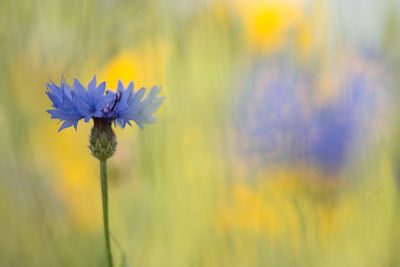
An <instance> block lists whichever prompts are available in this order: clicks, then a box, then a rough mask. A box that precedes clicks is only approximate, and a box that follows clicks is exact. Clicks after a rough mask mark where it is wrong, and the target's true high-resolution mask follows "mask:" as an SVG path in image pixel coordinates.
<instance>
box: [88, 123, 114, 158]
mask: <svg viewBox="0 0 400 267" xmlns="http://www.w3.org/2000/svg"><path fill="white" fill-rule="evenodd" d="M93 120H94V126H93V129H92V133H91V135H90V140H89V141H90V145H89V148H90V151H92V155H93V156H94V157H96V158H98V159H99V160H106V159H108V158H110V157H111V156H112V155H114V152H115V149H116V147H117V140H116V138H115V134H114V131H113V130H112V128H111V122H110V121H108V120H105V119H100V118H93Z"/></svg>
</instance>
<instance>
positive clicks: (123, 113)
mask: <svg viewBox="0 0 400 267" xmlns="http://www.w3.org/2000/svg"><path fill="white" fill-rule="evenodd" d="M105 89H106V83H105V82H102V83H100V84H99V85H98V86H97V81H96V76H94V77H93V79H92V81H91V82H90V83H89V84H88V87H87V89H86V88H85V87H84V86H83V85H82V84H81V83H80V82H79V81H78V80H77V79H75V80H74V86H73V89H71V87H70V86H69V85H67V84H66V83H65V82H64V80H63V79H62V80H61V84H60V86H57V85H55V84H54V83H53V82H51V83H48V84H47V92H46V94H47V95H48V96H49V98H50V100H51V102H52V103H53V104H52V107H53V108H54V109H51V110H48V111H47V112H48V113H50V114H51V118H52V119H59V120H60V121H63V124H62V125H61V127H60V129H59V131H61V130H63V129H64V128H68V127H70V126H72V125H73V126H74V127H75V129H77V125H78V122H79V120H81V119H84V121H85V122H88V121H89V120H90V119H91V118H93V119H101V120H104V122H107V123H111V122H114V124H117V123H118V124H119V125H120V126H121V127H122V128H124V127H125V125H126V124H129V125H130V126H132V125H131V122H130V121H134V122H135V123H136V124H137V125H138V126H139V127H140V129H143V125H144V124H149V123H154V122H155V121H156V118H155V117H154V116H153V113H154V112H155V111H157V109H158V108H159V107H160V106H161V104H162V102H163V101H164V100H165V97H159V96H158V94H159V92H160V90H161V88H160V87H156V86H154V87H152V88H151V90H150V92H149V93H148V94H147V96H146V97H145V98H144V99H143V97H144V95H145V91H146V89H145V88H141V89H139V90H138V91H136V92H135V91H134V86H133V82H131V83H129V85H128V87H126V89H125V88H124V86H123V84H122V82H121V81H119V82H118V88H117V91H116V92H113V91H107V93H106V94H104V93H105Z"/></svg>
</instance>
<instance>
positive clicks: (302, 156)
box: [237, 64, 377, 172]
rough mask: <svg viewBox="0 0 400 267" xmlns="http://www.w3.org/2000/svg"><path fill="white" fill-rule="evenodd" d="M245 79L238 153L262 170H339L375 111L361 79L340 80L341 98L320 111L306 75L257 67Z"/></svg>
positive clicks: (367, 90)
mask: <svg viewBox="0 0 400 267" xmlns="http://www.w3.org/2000/svg"><path fill="white" fill-rule="evenodd" d="M250 77H253V78H252V79H251V83H250V86H249V87H247V89H246V90H245V92H244V97H242V98H241V104H240V107H239V110H240V113H241V115H240V116H238V120H237V126H238V128H237V129H238V132H239V134H240V137H239V138H240V139H241V140H246V141H242V142H241V143H240V145H239V149H240V151H241V153H244V155H245V157H246V158H248V159H250V160H255V161H254V162H258V163H261V164H263V165H268V164H282V163H289V164H293V163H296V162H297V163H301V164H303V163H305V162H307V163H311V164H312V165H313V166H315V167H318V168H320V169H322V170H324V171H327V172H335V171H337V170H340V169H341V168H342V167H344V166H345V164H346V163H347V161H348V159H349V156H350V154H351V152H352V151H353V150H352V149H353V148H354V147H355V145H356V144H357V140H358V139H359V137H360V136H359V134H360V133H361V132H362V131H364V130H365V128H363V127H364V126H365V125H367V124H368V120H369V119H370V117H371V116H372V115H373V114H374V112H375V111H376V109H377V99H376V95H375V93H374V92H373V91H372V90H371V88H370V86H369V85H368V83H367V81H366V78H365V77H364V76H362V75H351V76H350V77H349V78H347V79H345V81H344V82H343V84H342V86H341V88H340V92H341V96H340V97H339V98H338V99H336V100H333V101H332V102H331V103H330V104H325V105H323V106H322V107H321V106H320V105H319V104H318V99H316V98H315V97H314V98H313V96H314V95H313V94H312V92H315V85H314V82H313V78H312V77H310V76H306V75H305V74H301V73H299V72H295V71H292V70H290V69H288V68H285V67H269V66H268V65H265V64H261V65H258V66H256V67H255V69H253V70H252V74H251V75H250ZM249 90H250V91H249Z"/></svg>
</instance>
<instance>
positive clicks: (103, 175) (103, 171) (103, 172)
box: [100, 160, 113, 267]
mask: <svg viewBox="0 0 400 267" xmlns="http://www.w3.org/2000/svg"><path fill="white" fill-rule="evenodd" d="M100 180H101V196H102V199H103V222H104V237H105V241H106V253H107V261H108V267H112V266H113V261H112V254H111V245H110V229H109V226H108V186H107V162H106V160H100Z"/></svg>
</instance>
